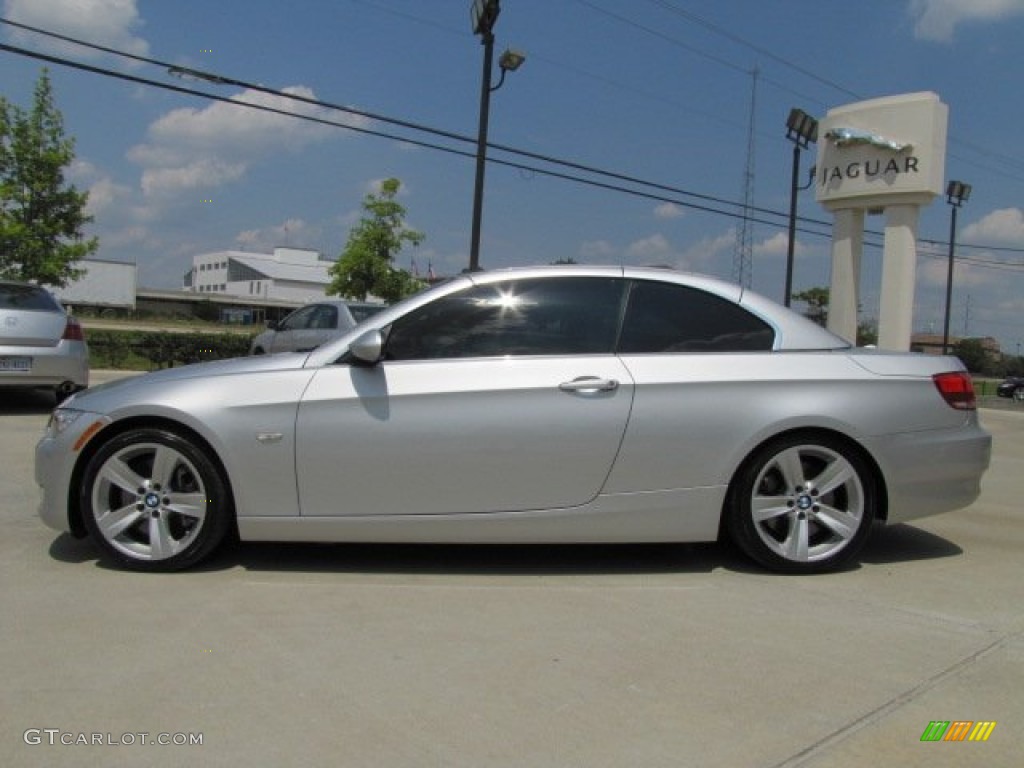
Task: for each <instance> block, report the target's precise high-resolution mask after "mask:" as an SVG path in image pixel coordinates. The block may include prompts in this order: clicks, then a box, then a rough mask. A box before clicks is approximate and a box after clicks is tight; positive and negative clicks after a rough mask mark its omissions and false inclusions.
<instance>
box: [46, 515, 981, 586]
mask: <svg viewBox="0 0 1024 768" xmlns="http://www.w3.org/2000/svg"><path fill="white" fill-rule="evenodd" d="M962 553H963V550H962V549H960V547H958V546H956V545H955V544H953V543H952V542H950V541H948V540H946V539H943V538H942V537H940V536H937V535H935V534H934V533H930V532H928V531H924V530H921V529H919V528H914V527H912V526H909V525H895V526H893V527H891V528H878V529H876V530H875V531H873V535H872V537H871V539H870V540H869V541H868V544H867V546H865V548H864V551H863V552H861V555H860V557H858V558H856V559H855V560H854V561H853V562H852V563H850V564H849V565H847V566H845V567H844V568H842V569H840V572H848V571H856V570H859V569H860V568H861V567H863V566H865V565H869V566H870V565H885V564H887V563H897V562H912V561H916V560H934V559H939V558H947V557H955V556H957V555H960V554H962ZM50 556H51V557H52V558H53V559H54V560H58V561H60V562H63V563H71V564H76V563H86V562H89V561H93V562H94V563H95V564H96V566H97V567H100V568H112V569H116V568H117V566H114V565H112V564H110V563H108V562H106V561H105V560H103V559H101V558H100V553H99V550H98V549H97V548H96V547H95V546H94V545H93V543H92V542H91V541H90V540H89V539H76V538H74V537H72V536H71V535H70V534H66V533H65V534H61V535H60V536H58V537H57V538H56V539H54V541H53V543H52V544H51V545H50ZM234 568H242V569H244V570H246V571H251V572H280V573H324V574H327V573H338V574H358V573H365V574H375V575H381V574H398V575H410V574H412V575H416V574H422V575H439V574H449V575H484V576H487V575H498V576H546V575H587V576H593V575H627V574H637V575H641V574H670V573H693V574H699V573H712V572H714V571H716V570H723V571H728V572H733V573H749V574H760V575H769V576H770V575H772V574H770V573H769V572H768V571H765V570H764V569H763V568H760V567H759V566H757V565H756V564H754V563H752V562H751V561H749V560H748V559H747V558H746V557H744V556H743V555H742V554H741V553H740V552H739V551H738V550H737V549H736V548H735V547H733V546H732V545H731V544H729V543H714V542H709V543H695V544H315V543H308V544H306V543H303V544H299V543H291V542H286V543H274V542H230V543H228V544H227V545H225V546H224V547H222V548H221V549H220V550H219V551H218V552H217V553H216V554H215V555H214V556H213V557H212V558H210V559H209V560H207V561H206V562H203V563H201V564H199V565H198V566H195V567H194V568H192V569H190V570H189V571H188V572H194V573H209V572H217V571H228V570H231V569H234Z"/></svg>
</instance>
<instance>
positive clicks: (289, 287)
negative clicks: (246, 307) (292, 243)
mask: <svg viewBox="0 0 1024 768" xmlns="http://www.w3.org/2000/svg"><path fill="white" fill-rule="evenodd" d="M332 263H333V262H331V261H327V260H326V259H324V257H323V256H321V255H320V254H319V253H318V252H317V251H307V250H303V249H300V248H275V249H274V252H273V253H272V254H269V255H267V254H262V253H246V252H244V251H217V252H215V253H204V254H200V255H198V256H193V257H192V269H190V270H189V271H188V272H186V273H185V280H184V289H185V290H186V291H191V292H193V293H214V294H218V295H221V296H239V297H242V298H246V297H248V298H261V299H277V300H281V301H295V302H307V301H315V300H317V299H322V298H323V297H324V295H325V291H326V288H327V285H328V283H330V281H331V279H330V276H329V275H328V274H327V270H328V269H329V268H330V266H331V264H332Z"/></svg>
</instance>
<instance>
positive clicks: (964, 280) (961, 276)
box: [917, 257, 1000, 290]
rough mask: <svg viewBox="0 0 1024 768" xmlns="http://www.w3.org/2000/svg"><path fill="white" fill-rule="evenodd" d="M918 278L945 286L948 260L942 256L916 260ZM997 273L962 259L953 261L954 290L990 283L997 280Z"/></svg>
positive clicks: (925, 282) (935, 284)
mask: <svg viewBox="0 0 1024 768" xmlns="http://www.w3.org/2000/svg"><path fill="white" fill-rule="evenodd" d="M917 272H918V280H919V281H920V282H922V283H924V284H926V285H934V286H941V287H943V288H945V286H946V280H947V278H948V275H949V260H948V258H947V257H943V258H925V259H921V260H919V261H918V270H917ZM999 279H1000V278H999V273H997V272H994V271H992V270H990V269H984V268H982V267H977V266H974V265H973V264H968V263H967V262H964V261H959V260H955V261H954V262H953V288H954V290H957V289H960V288H966V287H973V286H980V285H992V284H993V283H997V282H998V281H999Z"/></svg>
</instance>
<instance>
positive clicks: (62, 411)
mask: <svg viewBox="0 0 1024 768" xmlns="http://www.w3.org/2000/svg"><path fill="white" fill-rule="evenodd" d="M81 415H82V411H75V410H72V409H71V408H57V409H56V410H54V411H53V413H51V414H50V420H49V421H48V422H46V434H47V435H48V436H49V437H56V436H57V435H59V434H61V433H62V432H64V430H66V429H67V428H68V427H70V426H71V425H72V424H74V423H75V422H76V421H78V418H79V417H80V416H81Z"/></svg>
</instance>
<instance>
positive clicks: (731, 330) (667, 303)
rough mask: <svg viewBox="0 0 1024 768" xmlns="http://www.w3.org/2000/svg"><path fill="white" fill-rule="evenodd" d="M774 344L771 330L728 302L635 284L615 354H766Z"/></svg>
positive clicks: (692, 290) (680, 289)
mask: <svg viewBox="0 0 1024 768" xmlns="http://www.w3.org/2000/svg"><path fill="white" fill-rule="evenodd" d="M774 342H775V334H774V332H773V331H772V328H771V326H769V325H768V324H767V323H765V322H764V321H763V320H761V319H760V318H759V317H756V316H755V315H752V314H751V313H750V312H748V311H747V310H745V309H743V308H742V307H739V306H737V305H736V304H734V303H732V302H731V301H728V300H726V299H723V298H721V297H719V296H715V295H713V294H710V293H706V292H705V291H701V290H698V289H696V288H689V287H687V286H684V285H671V284H669V283H655V282H644V281H638V282H636V283H634V284H633V289H632V290H631V291H630V294H629V306H628V307H627V308H626V318H625V322H624V324H623V328H622V337H621V338H620V340H619V349H618V351H619V352H620V353H621V354H642V353H652V352H747V351H756V350H763V351H767V350H770V349H771V348H772V344H773V343H774Z"/></svg>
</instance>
